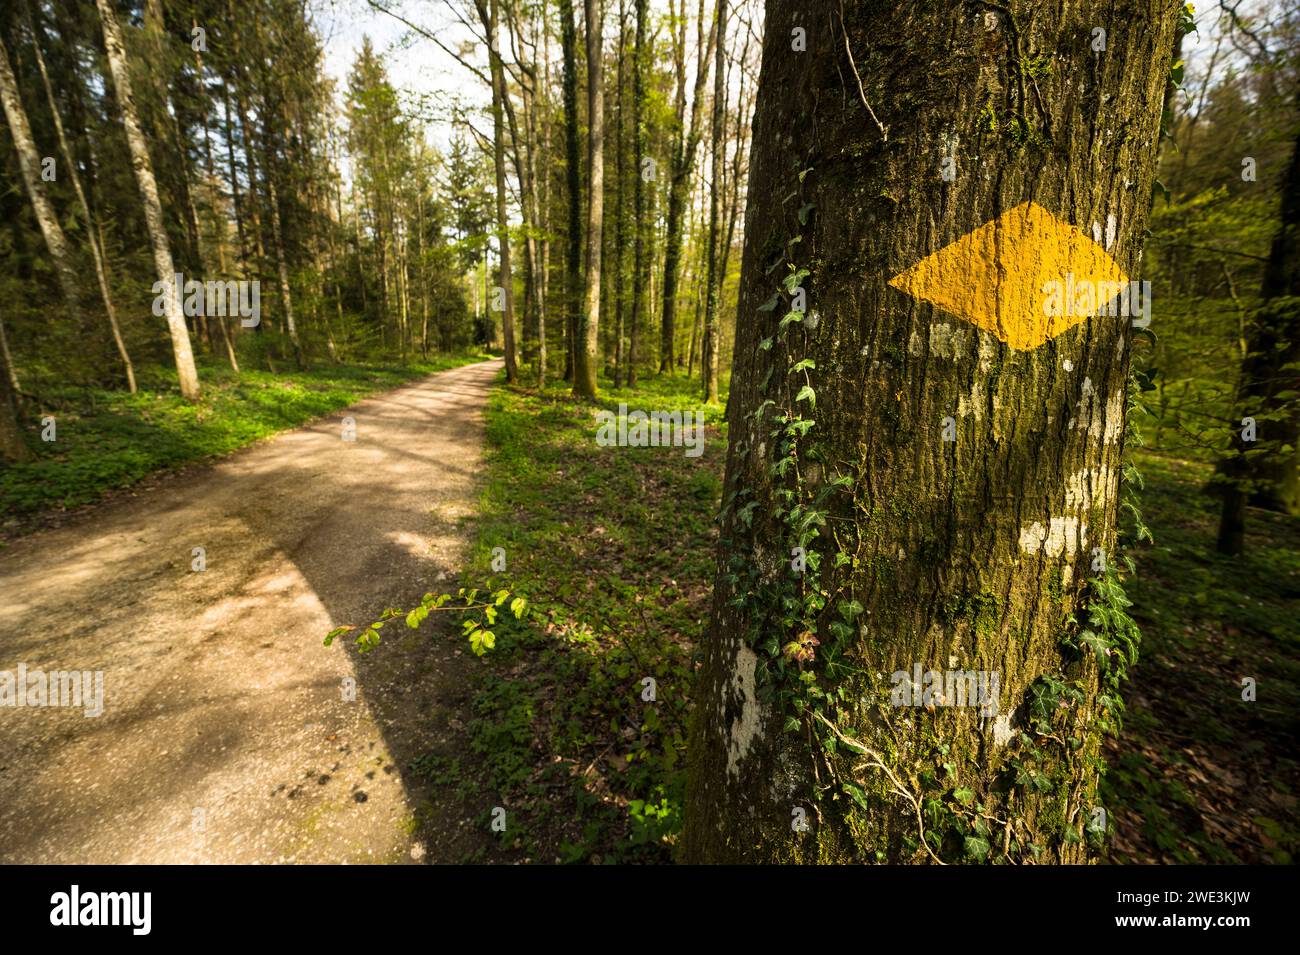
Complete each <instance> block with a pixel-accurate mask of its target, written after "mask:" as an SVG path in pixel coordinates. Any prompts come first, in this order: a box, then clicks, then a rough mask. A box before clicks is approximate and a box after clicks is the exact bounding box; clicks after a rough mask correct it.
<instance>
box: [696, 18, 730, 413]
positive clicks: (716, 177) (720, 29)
mask: <svg viewBox="0 0 1300 955" xmlns="http://www.w3.org/2000/svg"><path fill="white" fill-rule="evenodd" d="M714 29H715V30H716V31H717V37H718V39H717V46H716V49H715V55H716V57H717V59H716V61H715V62H714V65H713V70H714V86H713V129H712V135H711V137H710V139H711V148H710V159H709V167H710V169H711V171H712V176H713V181H712V182H711V183H710V185H709V237H708V244H707V248H708V275H707V278H706V279H705V281H706V287H705V292H704V342H703V349H702V350H703V360H702V361H701V362H700V374H701V377H702V378H703V379H704V400H705V401H717V400H718V303H719V297H720V296H721V292H722V279H723V276H722V275H720V274H719V272H718V258H719V256H718V228H719V222H718V204H719V202H720V201H721V199H722V196H721V192H722V177H723V169H722V159H723V155H722V152H723V146H724V145H725V142H726V135H727V124H726V110H727V82H726V80H727V77H726V39H727V0H718V10H717V21H716V26H715V27H714Z"/></svg>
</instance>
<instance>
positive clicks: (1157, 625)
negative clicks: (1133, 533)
mask: <svg viewBox="0 0 1300 955" xmlns="http://www.w3.org/2000/svg"><path fill="white" fill-rule="evenodd" d="M1137 463H1138V465H1139V468H1140V470H1141V472H1142V474H1143V476H1144V478H1145V481H1146V487H1145V489H1144V490H1143V491H1142V494H1141V505H1142V511H1143V514H1144V517H1145V519H1146V521H1147V523H1148V525H1149V526H1150V528H1151V532H1152V534H1153V536H1154V538H1155V540H1154V541H1153V542H1152V543H1150V544H1144V545H1143V546H1141V547H1139V548H1137V549H1136V551H1135V553H1134V557H1135V558H1136V560H1137V574H1136V576H1135V577H1134V578H1133V579H1132V580H1131V581H1130V582H1129V583H1128V584H1127V589H1128V594H1129V597H1130V598H1131V599H1132V600H1133V607H1132V610H1131V613H1132V614H1133V617H1134V619H1135V620H1137V622H1138V623H1139V624H1140V625H1141V627H1142V647H1141V650H1140V655H1139V660H1138V664H1137V666H1136V667H1134V668H1133V669H1132V670H1131V671H1130V680H1129V682H1128V684H1127V686H1126V688H1125V691H1124V696H1125V703H1126V706H1127V713H1126V715H1125V718H1124V730H1123V732H1122V734H1121V735H1120V738H1119V739H1118V740H1112V741H1110V743H1109V745H1108V747H1107V754H1106V756H1107V762H1108V763H1109V766H1110V769H1109V772H1108V774H1107V776H1106V778H1105V781H1104V784H1103V790H1102V792H1103V799H1104V802H1105V804H1106V805H1107V806H1109V807H1110V808H1111V820H1112V839H1111V845H1110V859H1111V861H1113V862H1121V863H1122V862H1138V863H1152V862H1164V863H1206V862H1209V863H1260V862H1275V863H1281V864H1290V863H1291V862H1293V861H1294V859H1295V857H1296V855H1297V853H1300V807H1298V806H1297V803H1296V797H1297V795H1300V754H1297V752H1296V742H1295V741H1296V739H1297V738H1300V716H1298V715H1297V714H1300V614H1298V613H1297V607H1298V606H1300V518H1294V517H1286V516H1283V515H1280V514H1274V513H1270V512H1268V511H1261V510H1257V509H1254V508H1252V509H1250V511H1249V516H1248V518H1247V529H1246V547H1245V553H1243V554H1242V555H1241V556H1240V557H1235V558H1231V557H1224V556H1222V555H1220V554H1217V553H1216V552H1215V550H1214V541H1215V535H1216V533H1217V530H1218V513H1219V506H1218V505H1219V502H1218V499H1217V498H1213V497H1211V496H1209V495H1207V494H1206V493H1204V491H1203V488H1204V487H1205V486H1206V484H1207V482H1208V481H1209V479H1210V476H1211V470H1212V469H1211V468H1210V466H1209V465H1207V464H1202V463H1199V462H1195V461H1188V460H1182V459H1177V458H1171V457H1165V456H1161V455H1157V454H1139V455H1138V458H1137ZM1247 677H1249V678H1251V679H1253V680H1254V681H1255V692H1256V698H1255V700H1254V701H1253V702H1249V701H1246V700H1245V699H1243V693H1244V687H1243V685H1242V681H1243V679H1244V678H1247Z"/></svg>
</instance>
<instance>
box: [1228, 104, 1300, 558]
mask: <svg viewBox="0 0 1300 955" xmlns="http://www.w3.org/2000/svg"><path fill="white" fill-rule="evenodd" d="M1297 104H1298V105H1300V95H1298V98H1297ZM1281 193H1282V197H1281V205H1282V213H1281V218H1280V221H1279V222H1278V227H1277V234H1276V235H1274V237H1273V245H1272V248H1271V249H1270V250H1269V256H1268V263H1267V264H1266V265H1265V266H1264V278H1263V281H1262V282H1261V283H1260V304H1259V308H1257V309H1256V311H1255V314H1254V315H1253V316H1252V324H1251V334H1250V339H1249V342H1248V343H1247V346H1246V356H1245V358H1243V359H1242V362H1241V378H1240V380H1239V382H1238V385H1237V402H1238V407H1239V410H1240V412H1241V413H1240V415H1239V416H1238V418H1245V417H1252V418H1255V419H1256V429H1257V430H1256V434H1255V439H1256V442H1255V444H1254V445H1253V447H1254V448H1257V449H1259V450H1261V451H1263V452H1264V453H1263V454H1257V455H1253V456H1251V457H1246V456H1245V455H1246V452H1247V451H1250V450H1251V449H1252V445H1251V444H1249V443H1247V442H1245V441H1243V440H1242V433H1241V431H1242V430H1243V429H1239V428H1237V427H1234V429H1233V430H1234V432H1235V434H1234V437H1233V442H1232V445H1233V454H1232V457H1230V458H1228V459H1227V460H1226V461H1225V462H1224V463H1223V466H1222V468H1221V470H1222V472H1223V476H1224V477H1225V478H1226V483H1225V484H1224V485H1223V511H1222V514H1221V516H1220V519H1219V541H1218V547H1219V550H1220V551H1221V552H1223V553H1225V554H1239V553H1241V549H1242V545H1243V543H1244V538H1245V529H1246V502H1247V500H1248V499H1249V500H1250V501H1251V502H1252V503H1254V504H1258V505H1259V506H1261V507H1266V508H1269V509H1270V510H1275V511H1283V512H1285V513H1288V514H1300V401H1297V400H1296V398H1295V394H1296V392H1298V391H1300V303H1297V298H1298V297H1300V138H1297V139H1296V141H1295V145H1294V146H1293V147H1292V151H1291V164H1290V165H1289V166H1288V167H1287V171H1286V173H1285V176H1284V178H1283V180H1282V189H1281ZM1288 395H1289V396H1290V397H1288ZM1279 396H1281V397H1279ZM1285 447H1290V449H1291V450H1290V451H1283V450H1282V449H1283V448H1285Z"/></svg>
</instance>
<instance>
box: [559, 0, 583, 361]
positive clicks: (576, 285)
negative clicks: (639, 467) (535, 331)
mask: <svg viewBox="0 0 1300 955" xmlns="http://www.w3.org/2000/svg"><path fill="white" fill-rule="evenodd" d="M559 9H560V51H561V57H562V59H563V64H564V79H563V87H564V91H563V100H564V175H565V181H566V183H567V185H568V213H569V219H568V226H569V227H568V234H567V236H566V239H567V243H566V246H565V259H564V262H565V269H564V276H565V281H564V311H563V317H564V325H563V331H564V346H565V351H564V379H565V380H566V381H568V380H570V379H572V377H573V366H574V360H575V357H574V356H575V354H576V349H575V347H574V343H575V342H576V340H577V330H578V312H579V310H580V309H581V308H582V303H583V298H582V158H581V154H580V153H579V151H578V28H577V26H576V25H575V23H574V15H573V0H559Z"/></svg>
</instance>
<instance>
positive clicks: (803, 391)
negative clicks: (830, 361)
mask: <svg viewBox="0 0 1300 955" xmlns="http://www.w3.org/2000/svg"><path fill="white" fill-rule="evenodd" d="M794 400H795V401H806V402H808V404H809V405H811V406H812V407H814V408H815V407H817V392H815V391H813V390H812V386H811V385H804V386H803V387H802V388H800V389H799V394H797V395H795V398H794Z"/></svg>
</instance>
